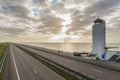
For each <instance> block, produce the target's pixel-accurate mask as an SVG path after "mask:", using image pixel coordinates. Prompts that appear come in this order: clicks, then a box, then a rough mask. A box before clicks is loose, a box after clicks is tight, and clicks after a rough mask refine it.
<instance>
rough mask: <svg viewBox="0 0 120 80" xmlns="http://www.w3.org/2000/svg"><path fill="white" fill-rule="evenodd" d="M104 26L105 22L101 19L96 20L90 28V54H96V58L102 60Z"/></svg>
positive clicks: (104, 45)
mask: <svg viewBox="0 0 120 80" xmlns="http://www.w3.org/2000/svg"><path fill="white" fill-rule="evenodd" d="M105 32H106V26H105V21H104V20H102V19H96V20H95V21H94V25H93V26H92V54H96V57H98V58H99V59H101V60H103V59H105V54H106V51H105V47H106V39H105V38H106V34H105Z"/></svg>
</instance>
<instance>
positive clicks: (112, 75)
mask: <svg viewBox="0 0 120 80" xmlns="http://www.w3.org/2000/svg"><path fill="white" fill-rule="evenodd" d="M21 47H23V48H25V49H27V50H29V51H32V52H34V53H37V54H39V55H41V56H44V57H46V58H48V59H50V60H53V61H55V62H57V63H59V64H64V65H67V66H69V67H72V68H74V69H77V70H79V71H84V72H86V73H88V74H92V75H94V76H96V77H98V78H101V79H103V80H120V76H119V75H120V72H117V71H113V70H109V69H105V68H101V67H98V66H95V65H90V64H86V63H82V62H80V61H76V60H72V59H68V58H64V57H61V56H58V55H54V54H49V53H46V52H42V51H39V50H36V49H32V48H30V47H26V46H21Z"/></svg>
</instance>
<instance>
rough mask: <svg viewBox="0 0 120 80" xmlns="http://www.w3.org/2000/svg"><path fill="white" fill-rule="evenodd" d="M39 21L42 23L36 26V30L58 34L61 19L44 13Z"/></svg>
mask: <svg viewBox="0 0 120 80" xmlns="http://www.w3.org/2000/svg"><path fill="white" fill-rule="evenodd" d="M41 21H42V23H43V25H40V26H39V27H38V30H39V29H40V30H39V31H38V32H43V33H47V32H51V33H52V34H58V33H59V32H60V29H61V27H62V25H61V23H62V21H63V20H62V19H60V18H57V17H55V16H51V15H46V16H44V17H43V18H42V19H41ZM41 29H42V31H41Z"/></svg>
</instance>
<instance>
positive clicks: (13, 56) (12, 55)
mask: <svg viewBox="0 0 120 80" xmlns="http://www.w3.org/2000/svg"><path fill="white" fill-rule="evenodd" d="M11 54H12V57H13V62H14V66H15V71H16V73H17V78H18V80H20V76H19V73H18V69H17V65H16V62H15V57H14V55H13V51H12V48H11Z"/></svg>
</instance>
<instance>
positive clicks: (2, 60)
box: [0, 47, 8, 73]
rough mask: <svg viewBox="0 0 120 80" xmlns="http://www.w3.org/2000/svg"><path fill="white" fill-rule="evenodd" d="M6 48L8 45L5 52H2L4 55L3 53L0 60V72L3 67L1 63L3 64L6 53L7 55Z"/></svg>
mask: <svg viewBox="0 0 120 80" xmlns="http://www.w3.org/2000/svg"><path fill="white" fill-rule="evenodd" d="M7 50H8V47H7V49H6V51H5V53H4V55H3V57H2V59H1V61H0V73H1V72H2V69H3V65H4V62H5V59H6V55H7Z"/></svg>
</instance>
